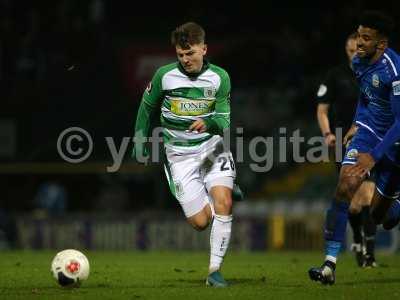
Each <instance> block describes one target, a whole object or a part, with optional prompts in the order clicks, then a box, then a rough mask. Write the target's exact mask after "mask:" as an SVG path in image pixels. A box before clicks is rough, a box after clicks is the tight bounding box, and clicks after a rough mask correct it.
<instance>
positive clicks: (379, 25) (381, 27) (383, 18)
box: [359, 10, 394, 38]
mask: <svg viewBox="0 0 400 300" xmlns="http://www.w3.org/2000/svg"><path fill="white" fill-rule="evenodd" d="M359 25H362V26H364V27H368V28H371V29H375V30H376V31H378V34H380V35H382V36H384V37H386V38H389V37H390V35H391V34H392V32H393V30H394V21H393V19H392V18H391V17H389V16H388V15H386V14H384V13H382V12H380V11H374V10H370V11H365V12H363V13H362V14H361V16H360V18H359Z"/></svg>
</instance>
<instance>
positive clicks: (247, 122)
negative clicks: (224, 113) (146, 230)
mask: <svg viewBox="0 0 400 300" xmlns="http://www.w3.org/2000/svg"><path fill="white" fill-rule="evenodd" d="M382 5H383V7H381V6H382ZM397 6H398V5H397V4H396V2H395V1H385V2H384V4H383V3H377V4H373V5H369V4H366V2H365V1H331V2H329V3H326V2H315V3H312V2H307V3H301V2H299V1H298V2H294V3H292V2H290V1H280V2H279V3H276V2H275V1H274V2H268V3H261V2H257V1H254V2H247V3H243V2H237V3H231V2H229V3H228V2H227V1H214V2H207V1H197V2H195V3H188V2H174V3H166V2H146V3H141V4H140V5H139V4H138V3H137V2H136V1H126V2H121V1H106V0H92V1H77V0H70V1H66V0H64V1H62V0H56V1H22V0H17V1H7V0H1V1H0V37H1V38H0V93H1V94H0V99H1V100H0V104H1V109H0V120H1V121H2V123H1V124H2V125H1V126H0V131H1V130H3V131H2V135H1V136H2V139H3V142H2V144H1V147H4V149H7V150H4V151H2V152H1V153H3V154H2V155H1V156H0V194H1V197H0V207H3V208H9V209H16V210H23V211H26V210H32V209H34V208H37V207H38V206H40V205H42V204H40V200H38V199H43V198H44V199H49V198H51V197H50V196H49V195H48V193H49V189H48V185H49V184H52V186H53V188H54V189H53V192H54V193H55V195H58V196H57V197H59V198H57V197H55V198H56V199H58V201H59V202H63V201H64V202H65V208H66V209H67V210H72V211H75V210H86V211H94V210H107V209H114V210H132V211H133V210H143V209H149V208H157V209H177V208H178V206H177V204H176V202H175V200H174V199H173V198H172V197H171V196H170V194H169V193H168V188H167V185H166V180H165V179H164V177H163V174H162V169H161V166H160V165H157V164H154V165H152V166H150V167H149V168H148V169H144V168H143V167H141V166H138V165H136V164H132V165H131V164H130V163H131V161H130V159H129V155H128V154H127V155H126V159H125V163H126V164H127V165H129V166H131V168H130V169H129V170H128V171H126V172H118V173H112V174H110V173H107V172H105V171H104V169H105V165H106V164H107V162H109V161H110V159H111V158H110V156H109V154H108V153H109V152H108V149H107V145H106V143H105V142H104V138H105V137H113V138H114V139H115V140H116V141H122V138H123V137H129V136H132V134H133V126H134V120H135V118H136V111H137V108H138V105H139V102H140V98H141V94H142V92H143V90H144V88H145V86H146V84H147V82H148V80H149V79H150V77H151V74H152V72H154V70H155V69H156V68H157V67H158V66H160V65H161V64H162V63H164V62H167V61H169V60H174V49H172V48H171V47H170V45H169V34H170V32H171V31H172V30H173V29H174V28H175V27H176V26H177V25H179V24H181V23H183V22H186V21H196V22H198V23H200V24H201V25H203V27H204V28H205V30H206V32H207V42H208V44H209V59H210V60H211V61H212V62H213V63H215V64H218V65H221V66H222V67H224V68H225V69H226V70H228V72H229V73H230V76H231V80H232V123H233V124H234V126H239V127H243V128H244V130H245V134H244V138H245V141H246V142H248V141H249V140H250V139H251V138H252V137H254V136H276V135H278V128H279V127H285V128H287V130H288V132H290V131H291V130H295V129H300V130H301V131H302V133H303V134H304V135H305V136H306V137H309V136H314V135H318V134H319V131H318V127H317V123H316V120H315V93H316V89H317V87H318V85H319V83H320V80H321V79H322V78H323V76H324V73H325V72H326V70H327V69H328V68H329V67H331V66H334V65H335V64H337V63H340V62H343V61H344V60H345V53H344V40H345V38H346V36H347V35H348V34H349V33H351V32H352V31H354V30H355V29H356V25H357V21H356V20H357V15H358V14H359V13H360V12H361V11H362V10H364V9H371V8H374V9H377V8H379V9H381V10H383V11H386V12H388V13H389V14H390V15H391V16H392V17H394V18H395V19H398V17H399V14H400V13H399V10H398V7H397ZM398 33H399V30H398V29H397V30H396V32H395V33H394V39H393V42H392V47H393V48H395V49H399V39H398V38H396V36H398ZM4 124H5V125H4ZM72 126H79V127H82V128H85V129H86V130H87V131H88V132H90V133H91V135H92V137H93V139H94V152H93V154H92V155H91V156H90V158H89V160H88V161H87V164H86V165H83V166H82V165H81V166H75V169H74V168H72V167H71V168H68V169H65V168H63V167H60V163H62V162H63V161H62V160H61V158H60V156H59V155H58V153H57V147H56V142H57V138H58V136H59V134H60V132H62V131H63V130H64V129H65V128H68V127H72ZM1 128H2V129H1ZM233 150H235V149H233ZM248 163H249V162H248V161H247V160H246V158H245V162H243V163H238V170H239V172H238V174H239V177H238V181H239V182H240V183H241V184H242V186H243V188H244V189H245V190H246V192H247V194H248V195H249V196H250V197H251V198H254V199H265V198H268V197H276V196H282V195H285V196H290V195H293V194H294V193H295V194H296V196H299V195H303V196H305V197H308V198H309V199H313V198H315V197H316V196H320V194H321V191H322V192H323V193H326V194H328V193H329V191H330V189H331V186H332V182H333V176H334V175H332V174H334V173H332V172H328V173H326V174H327V175H326V174H325V173H324V174H325V175H326V176H325V177H324V178H325V179H326V180H325V181H324V180H322V179H321V176H319V174H321V173H318V172H317V173H316V174H317V175H315V174H314V175H315V176H314V177H313V176H311V179H310V181H308V177H310V176H309V173H310V172H309V171H304V170H302V167H301V166H299V164H296V163H295V162H293V161H291V160H290V159H289V161H288V162H286V163H277V164H275V165H274V168H273V169H272V170H271V171H270V172H267V173H262V174H255V173H254V172H252V171H251V170H250V169H249V167H248ZM99 165H100V166H101V167H98V166H99ZM96 166H97V167H96ZM323 168H324V167H322V169H323ZM299 169H300V171H299ZM295 172H298V173H295ZM322 173H323V172H322ZM288 174H297V175H296V176H298V177H299V178H303V179H304V180H303V181H302V182H303V184H300V185H298V186H296V187H295V188H293V189H292V190H290V189H289V190H290V191H289V192H288V193H286V192H279V191H280V190H279V184H284V183H285V180H288V179H287V178H288V176H289V175H288ZM271 185H273V186H278V187H277V188H276V189H275V191H277V192H275V194H274V193H273V192H272V193H271V192H270V190H271V189H270V187H271ZM43 190H44V191H45V192H43ZM41 193H42V194H41ZM43 193H44V195H45V196H43ZM46 193H47V194H46ZM60 197H61V198H60ZM60 199H63V200H60ZM60 209H61V208H60Z"/></svg>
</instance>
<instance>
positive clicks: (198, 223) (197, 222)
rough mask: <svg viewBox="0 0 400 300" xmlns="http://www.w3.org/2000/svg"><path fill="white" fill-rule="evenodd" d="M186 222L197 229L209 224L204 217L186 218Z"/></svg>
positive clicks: (202, 228)
mask: <svg viewBox="0 0 400 300" xmlns="http://www.w3.org/2000/svg"><path fill="white" fill-rule="evenodd" d="M188 222H189V224H190V225H192V227H193V228H194V229H195V230H197V231H203V230H205V229H206V228H207V227H208V225H209V224H210V221H209V220H208V219H207V218H204V217H196V218H190V219H188Z"/></svg>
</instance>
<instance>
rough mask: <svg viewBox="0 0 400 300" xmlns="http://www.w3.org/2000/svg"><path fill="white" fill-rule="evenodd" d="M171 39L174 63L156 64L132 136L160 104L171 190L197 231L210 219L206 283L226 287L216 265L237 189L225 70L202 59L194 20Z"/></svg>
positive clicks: (137, 152) (143, 133) (139, 153)
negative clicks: (228, 141)
mask: <svg viewBox="0 0 400 300" xmlns="http://www.w3.org/2000/svg"><path fill="white" fill-rule="evenodd" d="M171 42H172V45H173V46H174V47H175V49H176V54H177V58H178V61H177V62H175V63H172V64H169V65H166V66H163V67H161V68H159V69H158V70H157V72H156V73H155V75H154V77H153V79H152V80H151V83H150V84H149V85H148V87H147V88H146V91H145V92H144V94H143V98H142V102H141V104H140V107H139V111H138V115H137V120H136V126H135V137H136V138H138V137H147V136H148V133H149V127H150V116H151V114H152V113H153V112H154V111H156V110H157V109H158V108H159V106H160V105H161V125H162V127H163V139H164V146H165V152H166V156H167V165H165V172H166V176H167V179H168V182H169V186H170V189H171V192H172V193H173V194H174V196H175V197H176V199H177V200H178V201H179V203H180V205H181V206H182V209H183V212H184V214H185V216H186V218H187V221H188V222H189V224H191V225H192V226H193V227H194V228H195V229H196V230H198V231H202V230H204V229H206V228H207V227H208V225H209V224H210V223H212V226H211V233H210V247H211V251H210V265H209V274H208V276H207V280H206V284H207V285H211V286H215V287H225V286H227V282H226V281H225V280H224V278H223V277H222V275H221V273H220V268H221V264H222V261H223V258H224V256H225V253H226V251H227V249H228V246H229V240H230V237H231V227H232V189H238V187H237V186H236V185H235V186H234V179H235V176H236V172H235V165H234V162H233V158H232V154H231V152H230V151H229V150H226V149H223V147H222V144H223V143H222V140H223V139H222V135H223V132H224V130H227V129H229V125H230V103H229V96H230V89H231V86H230V79H229V75H228V73H227V72H226V71H225V70H224V69H222V68H220V67H217V66H216V65H213V64H210V63H209V62H207V61H206V60H205V59H204V56H205V55H206V53H207V45H206V44H205V32H204V30H203V28H202V27H201V26H199V25H198V24H196V23H193V22H189V23H185V24H183V25H181V26H179V27H177V28H176V29H175V30H174V31H173V32H172V35H171ZM136 140H137V139H135V147H134V150H133V157H134V158H136V159H138V158H140V157H141V158H143V157H146V156H147V155H148V153H147V150H146V148H145V147H144V146H143V144H142V143H137V142H136ZM234 193H236V191H235V192H234ZM237 193H238V194H241V193H240V190H239V189H238V190H237ZM234 195H235V194H234Z"/></svg>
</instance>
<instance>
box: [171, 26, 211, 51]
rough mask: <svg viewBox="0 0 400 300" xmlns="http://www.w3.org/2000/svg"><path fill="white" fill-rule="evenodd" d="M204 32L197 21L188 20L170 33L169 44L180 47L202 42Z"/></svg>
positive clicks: (184, 47) (183, 47)
mask: <svg viewBox="0 0 400 300" xmlns="http://www.w3.org/2000/svg"><path fill="white" fill-rule="evenodd" d="M205 37H206V33H205V31H204V29H203V28H202V27H201V26H200V25H199V24H197V23H194V22H188V23H185V24H182V25H180V26H178V27H177V28H176V29H175V30H174V31H172V33H171V44H172V45H173V46H180V47H181V48H182V49H188V48H190V45H195V44H201V43H204V41H205Z"/></svg>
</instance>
